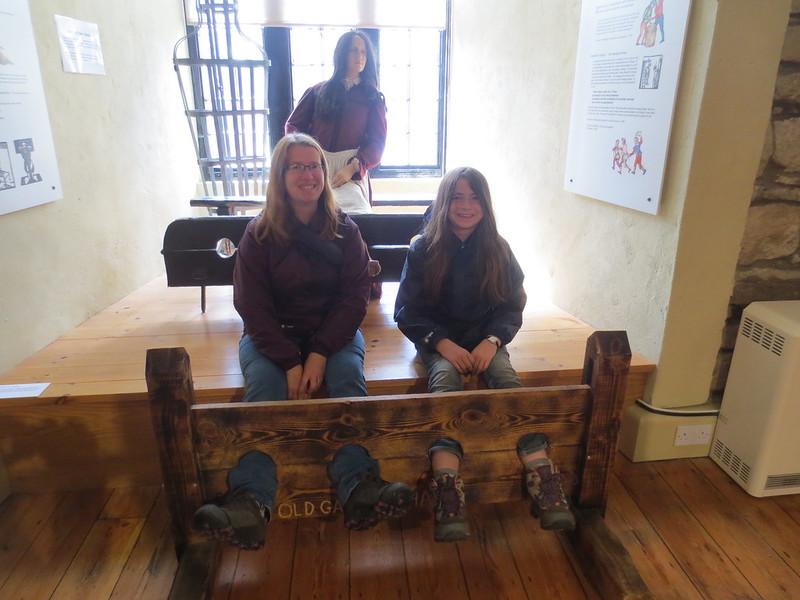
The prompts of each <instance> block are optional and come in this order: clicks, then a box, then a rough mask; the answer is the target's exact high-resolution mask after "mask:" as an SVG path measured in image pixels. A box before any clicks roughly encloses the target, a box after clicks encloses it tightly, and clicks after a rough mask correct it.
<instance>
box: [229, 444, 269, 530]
mask: <svg viewBox="0 0 800 600" xmlns="http://www.w3.org/2000/svg"><path fill="white" fill-rule="evenodd" d="M228 489H229V490H230V493H231V495H238V494H241V493H248V494H252V495H253V496H254V497H255V498H256V500H258V501H259V502H260V503H261V504H263V505H264V506H266V507H267V510H268V512H269V513H270V515H271V514H272V507H273V506H274V504H275V493H276V492H277V491H278V468H277V467H276V466H275V461H274V460H272V457H271V456H269V455H267V454H264V453H263V452H258V451H257V450H254V451H252V452H248V453H247V454H245V455H243V456H241V457H240V458H239V462H238V463H236V466H235V467H233V468H232V469H231V470H230V471H228Z"/></svg>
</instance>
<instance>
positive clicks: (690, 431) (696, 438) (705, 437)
mask: <svg viewBox="0 0 800 600" xmlns="http://www.w3.org/2000/svg"><path fill="white" fill-rule="evenodd" d="M712 433H713V427H712V426H711V425H679V426H678V427H676V428H675V444H674V445H675V446H700V445H704V444H710V443H711V434H712Z"/></svg>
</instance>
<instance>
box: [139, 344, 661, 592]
mask: <svg viewBox="0 0 800 600" xmlns="http://www.w3.org/2000/svg"><path fill="white" fill-rule="evenodd" d="M630 360H631V352H630V348H629V346H628V340H627V335H626V334H625V332H595V333H594V334H592V335H591V336H590V338H589V340H588V341H587V345H586V353H585V360H584V370H583V382H584V383H583V384H581V385H573V386H558V387H538V388H517V389H511V390H478V391H469V392H452V393H445V394H407V395H393V396H373V397H367V398H347V399H323V400H306V401H294V402H258V403H251V404H243V403H225V404H196V403H195V398H194V391H193V385H192V375H191V369H190V365H189V356H188V354H187V353H186V352H185V350H183V349H182V348H164V349H151V350H148V352H147V364H146V378H147V387H148V394H149V398H150V409H151V415H152V421H153V428H154V431H155V435H156V439H157V443H158V447H159V456H160V461H161V468H162V473H163V480H164V486H165V490H166V492H167V497H168V500H169V507H170V512H171V516H172V523H173V528H174V532H175V536H176V538H175V539H176V547H177V551H178V555H179V557H180V567H179V570H178V573H177V575H176V578H175V583H174V585H173V589H172V593H171V597H172V598H205V597H207V594H208V590H209V588H210V585H211V584H212V583H213V581H214V573H215V569H216V565H217V561H218V556H219V547H218V544H217V543H216V542H210V541H207V540H205V539H204V538H202V537H200V536H199V535H198V534H197V533H195V532H194V531H193V530H192V528H191V518H192V515H193V514H194V511H195V510H196V509H197V508H198V507H199V506H200V505H201V504H203V503H204V502H206V501H210V500H213V499H215V498H217V497H218V496H219V495H220V494H222V493H224V491H225V476H226V474H227V471H228V470H229V469H230V468H231V467H233V466H234V465H235V464H236V461H237V460H238V458H239V456H241V455H242V454H244V453H245V452H248V451H250V450H260V451H262V452H265V453H267V454H269V455H271V456H272V457H273V458H274V459H275V461H276V463H277V464H278V475H279V482H280V485H279V491H278V496H277V498H276V506H275V509H274V516H275V517H274V518H279V519H293V518H304V517H328V518H338V514H337V513H338V512H340V507H338V506H337V504H336V502H335V500H334V497H333V494H332V491H331V487H330V482H329V481H328V478H327V475H326V465H327V463H328V461H329V460H330V459H331V458H332V456H333V454H334V453H335V451H336V450H337V449H338V448H340V447H341V446H342V445H344V444H347V443H359V444H362V445H363V446H365V447H366V448H367V449H368V450H369V452H370V454H371V455H372V456H374V457H375V458H377V459H379V460H380V462H381V471H382V473H383V475H384V476H385V477H386V478H387V479H391V480H400V481H406V482H409V483H410V482H413V481H416V480H417V478H418V476H419V475H420V474H421V473H423V472H424V471H425V470H426V469H427V467H428V463H427V458H426V452H425V451H426V448H427V446H428V444H429V443H430V442H431V441H432V440H433V439H435V438H437V437H440V436H442V435H446V436H450V437H454V438H456V439H458V440H459V441H461V443H462V444H463V446H464V448H465V451H466V456H465V459H464V462H463V466H462V475H463V477H464V481H465V489H466V495H467V503H468V505H469V504H474V503H478V502H506V501H510V500H520V499H523V498H524V497H525V491H524V485H523V472H522V468H521V466H520V464H519V461H518V459H517V457H516V452H515V447H516V442H517V440H518V439H519V437H520V436H521V435H523V434H525V433H529V432H536V431H540V432H544V433H546V434H547V435H548V436H549V437H550V440H551V443H552V449H551V456H552V457H553V459H554V460H555V461H556V462H557V463H558V465H559V467H560V468H561V469H562V470H563V472H564V473H565V475H566V483H567V486H566V487H567V489H568V493H569V494H570V495H571V497H572V499H573V502H574V505H575V506H576V511H577V514H578V527H577V529H576V530H575V531H574V532H572V533H571V534H568V535H564V540H565V543H567V544H568V545H569V546H570V547H571V549H572V550H573V551H574V556H575V558H576V561H577V563H578V565H579V566H580V569H581V571H582V573H583V574H584V576H585V577H586V579H587V580H588V581H589V582H591V584H592V585H593V586H594V587H595V588H596V589H597V591H598V592H599V594H600V595H601V597H603V598H649V597H651V596H650V594H649V592H648V590H647V588H646V586H645V584H644V583H643V581H642V579H641V577H640V576H639V574H638V572H637V571H636V569H635V568H634V567H633V564H632V562H631V560H630V556H629V555H628V554H627V552H626V551H625V549H624V548H623V546H622V544H621V543H620V542H619V540H617V539H616V538H615V537H614V536H613V535H612V534H611V533H610V532H609V530H608V529H607V528H606V527H605V525H604V522H603V519H602V515H603V514H604V510H605V505H606V498H607V487H606V486H607V481H608V477H609V474H610V471H611V467H612V464H613V460H614V453H615V450H616V443H617V432H618V428H619V417H620V411H621V408H622V403H623V398H624V395H625V386H626V383H627V374H628V368H629V365H630ZM467 543H469V542H467Z"/></svg>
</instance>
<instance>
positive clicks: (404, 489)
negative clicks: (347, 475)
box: [344, 477, 414, 530]
mask: <svg viewBox="0 0 800 600" xmlns="http://www.w3.org/2000/svg"><path fill="white" fill-rule="evenodd" d="M413 500H414V491H413V490H412V489H411V488H410V487H409V486H408V485H406V484H405V483H390V482H388V481H384V480H383V479H380V478H377V477H367V478H365V479H364V480H362V481H361V482H360V483H359V484H358V486H356V488H355V489H354V490H353V492H352V493H351V494H350V498H349V499H348V500H347V502H345V504H344V525H345V527H347V528H348V529H357V530H360V529H369V528H370V527H374V526H375V525H377V524H378V522H379V521H381V520H383V519H397V518H399V517H402V516H403V515H404V514H406V512H408V509H409V508H410V507H411V504H412V502H413Z"/></svg>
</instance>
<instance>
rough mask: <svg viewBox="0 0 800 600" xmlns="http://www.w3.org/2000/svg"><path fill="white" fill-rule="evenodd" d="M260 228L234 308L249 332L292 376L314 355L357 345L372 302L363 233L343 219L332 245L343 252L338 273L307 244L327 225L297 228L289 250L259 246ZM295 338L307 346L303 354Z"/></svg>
mask: <svg viewBox="0 0 800 600" xmlns="http://www.w3.org/2000/svg"><path fill="white" fill-rule="evenodd" d="M257 221H258V219H257V218H256V219H253V220H252V221H250V223H249V224H248V225H247V229H246V230H245V232H244V236H242V240H241V242H240V243H239V248H238V252H237V258H236V267H235V268H234V271H233V304H234V306H235V307H236V310H237V311H238V313H239V314H240V315H241V317H242V321H244V332H245V333H246V334H248V335H249V336H250V338H251V339H252V340H253V344H254V345H255V347H256V348H257V349H258V351H259V352H261V353H262V354H263V355H264V356H266V357H267V358H268V359H270V360H271V361H272V362H274V363H275V364H277V365H278V366H280V367H281V368H282V369H284V370H289V369H291V368H292V367H294V366H296V365H299V364H302V362H303V359H304V358H305V356H306V355H307V354H308V353H310V352H317V353H319V354H322V355H323V356H326V357H328V356H330V355H331V354H335V353H336V352H338V351H339V350H341V349H342V348H343V347H344V346H345V345H346V344H348V343H349V342H350V340H352V339H353V336H354V335H355V333H356V330H357V329H358V326H359V325H360V324H361V321H362V319H363V318H364V315H365V314H366V311H367V302H368V301H369V275H368V274H367V261H368V256H367V248H366V245H365V244H364V240H362V239H361V233H360V232H359V230H358V226H356V224H355V223H353V221H352V220H350V217H348V216H346V215H345V214H344V213H340V214H339V235H340V236H341V237H340V238H337V239H336V240H334V241H333V242H330V244H333V245H334V246H335V247H336V248H338V249H339V250H338V251H335V252H339V251H340V252H341V264H340V266H336V265H335V264H334V263H332V262H329V260H327V259H325V258H324V257H323V256H322V255H320V254H319V253H317V252H315V251H313V250H312V249H310V248H309V246H308V245H307V244H303V243H301V242H300V241H299V239H300V237H301V236H300V235H299V234H300V233H302V232H301V231H300V229H301V228H305V229H307V230H308V229H310V230H311V232H314V234H316V233H319V231H320V229H321V222H320V220H319V219H316V218H315V219H314V220H312V222H311V223H310V224H309V226H308V227H307V228H306V226H305V225H302V224H300V223H297V225H296V227H295V230H294V232H293V235H292V239H291V241H290V242H289V244H288V245H287V246H281V245H279V244H275V243H274V242H271V241H269V240H264V242H263V243H262V242H259V241H258V240H257V239H256V235H255V227H256V223H257ZM305 234H306V235H309V234H310V232H309V231H305ZM314 237H315V238H316V239H319V238H318V237H317V236H316V235H314ZM292 338H300V339H302V340H303V342H304V343H303V347H302V348H301V347H300V346H298V344H297V343H296V342H295V341H294V340H293V339H292Z"/></svg>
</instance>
